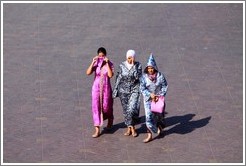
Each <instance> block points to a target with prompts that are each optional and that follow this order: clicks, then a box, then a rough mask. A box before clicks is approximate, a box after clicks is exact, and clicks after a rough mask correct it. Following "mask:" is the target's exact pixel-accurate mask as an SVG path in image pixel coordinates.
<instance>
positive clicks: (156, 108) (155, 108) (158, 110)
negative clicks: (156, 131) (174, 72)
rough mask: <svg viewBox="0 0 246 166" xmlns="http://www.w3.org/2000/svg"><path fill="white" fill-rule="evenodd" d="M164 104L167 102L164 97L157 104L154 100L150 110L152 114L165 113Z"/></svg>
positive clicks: (160, 97)
mask: <svg viewBox="0 0 246 166" xmlns="http://www.w3.org/2000/svg"><path fill="white" fill-rule="evenodd" d="M164 102H165V98H164V96H159V99H158V101H157V102H155V101H153V100H152V101H151V108H150V110H151V111H152V112H156V113H162V112H163V108H164Z"/></svg>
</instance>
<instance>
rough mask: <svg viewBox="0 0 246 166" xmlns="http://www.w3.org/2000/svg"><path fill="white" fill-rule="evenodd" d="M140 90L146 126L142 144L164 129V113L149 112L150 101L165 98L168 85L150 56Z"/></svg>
mask: <svg viewBox="0 0 246 166" xmlns="http://www.w3.org/2000/svg"><path fill="white" fill-rule="evenodd" d="M140 89H141V92H142V94H143V100H144V109H145V119H146V126H147V138H146V139H144V140H143V142H145V143H147V142H149V141H151V140H152V134H153V133H158V135H159V134H160V133H161V131H162V128H164V127H165V119H164V111H165V105H164V108H163V112H162V113H155V112H151V101H152V100H154V101H157V100H158V99H159V97H160V96H166V93H167V89H168V84H167V81H166V78H165V76H164V74H163V73H161V72H159V71H158V68H157V65H156V62H155V59H154V57H153V55H152V54H151V55H150V57H149V59H148V62H147V65H146V68H145V69H144V74H143V76H142V77H141V79H140Z"/></svg>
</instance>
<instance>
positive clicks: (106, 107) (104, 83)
mask: <svg viewBox="0 0 246 166" xmlns="http://www.w3.org/2000/svg"><path fill="white" fill-rule="evenodd" d="M97 54H98V55H97V56H95V57H94V58H93V59H92V62H91V64H90V66H89V67H88V69H87V71H86V74H87V75H91V74H92V73H93V72H94V73H95V76H94V82H93V85H92V115H93V122H94V127H95V133H94V134H93V135H92V137H93V138H96V137H98V136H99V135H100V126H102V125H103V121H104V120H106V119H108V125H107V128H111V127H112V125H113V119H114V116H113V98H112V88H111V83H110V78H112V77H113V75H114V66H113V63H112V62H110V61H109V59H108V58H107V57H106V55H107V52H106V49H105V48H103V47H100V48H99V49H98V51H97Z"/></svg>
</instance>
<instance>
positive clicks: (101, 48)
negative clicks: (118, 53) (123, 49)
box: [97, 47, 107, 55]
mask: <svg viewBox="0 0 246 166" xmlns="http://www.w3.org/2000/svg"><path fill="white" fill-rule="evenodd" d="M100 52H101V53H103V54H104V55H107V51H106V49H105V48H103V47H100V48H98V50H97V54H99V53H100Z"/></svg>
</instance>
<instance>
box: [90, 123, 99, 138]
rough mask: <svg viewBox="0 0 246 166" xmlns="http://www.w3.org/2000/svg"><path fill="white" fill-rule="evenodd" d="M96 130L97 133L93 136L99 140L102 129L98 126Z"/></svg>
mask: <svg viewBox="0 0 246 166" xmlns="http://www.w3.org/2000/svg"><path fill="white" fill-rule="evenodd" d="M95 130H96V131H95V133H94V134H93V135H92V137H93V138H97V137H99V136H100V127H98V126H96V127H95Z"/></svg>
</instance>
